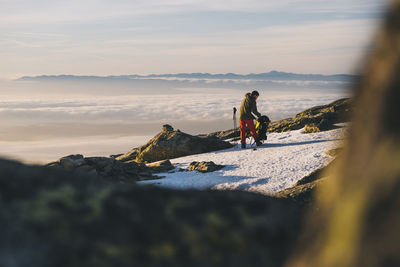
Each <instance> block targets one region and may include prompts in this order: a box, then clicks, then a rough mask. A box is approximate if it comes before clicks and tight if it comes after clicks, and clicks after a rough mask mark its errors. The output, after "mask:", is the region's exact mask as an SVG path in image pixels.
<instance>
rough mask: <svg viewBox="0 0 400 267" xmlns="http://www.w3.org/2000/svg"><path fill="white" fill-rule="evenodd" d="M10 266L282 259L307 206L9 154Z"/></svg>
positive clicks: (0, 176)
mask: <svg viewBox="0 0 400 267" xmlns="http://www.w3.org/2000/svg"><path fill="white" fill-rule="evenodd" d="M0 207H1V208H0V224H1V227H0V236H1V238H0V255H1V257H0V265H1V266H21V267H24V266H42V267H50V266H58V267H63V266H71V267H80V266H82V267H83V266H84V267H87V266H96V267H103V266H104V267H105V266H160V267H161V266H182V267H183V266H184V267H187V266H205V267H206V266H207V267H210V266H232V267H235V266H282V264H283V262H284V260H285V258H287V257H288V254H289V253H290V251H291V248H292V246H293V244H294V242H295V240H296V239H297V237H298V233H299V230H300V222H301V217H302V216H303V214H304V207H303V206H301V205H297V203H294V202H292V201H287V200H280V199H275V198H272V197H265V196H261V195H256V194H252V193H246V192H234V191H228V192H221V191H174V190H166V189H161V188H154V187H141V186H137V185H134V184H120V183H114V184H110V183H103V182H102V180H99V179H98V178H94V177H91V178H86V177H84V176H82V175H81V174H80V175H78V174H74V173H73V172H71V171H65V170H64V169H54V168H50V169H49V168H45V167H38V166H26V165H23V164H20V163H16V162H11V161H6V160H0Z"/></svg>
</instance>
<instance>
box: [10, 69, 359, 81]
mask: <svg viewBox="0 0 400 267" xmlns="http://www.w3.org/2000/svg"><path fill="white" fill-rule="evenodd" d="M155 78H160V79H162V78H178V79H182V78H183V79H237V80H245V79H258V80H301V81H353V80H356V79H358V78H359V76H357V75H351V74H332V75H324V74H297V73H290V72H281V71H276V70H273V71H270V72H265V73H249V74H236V73H225V74H211V73H201V72H195V73H175V74H148V75H140V74H130V75H109V76H96V75H93V76H91V75H66V74H61V75H39V76H23V77H20V78H18V79H16V80H17V81H27V80H59V79H60V80H87V79H96V80H104V79H118V80H120V79H122V80H124V79H128V80H129V79H155Z"/></svg>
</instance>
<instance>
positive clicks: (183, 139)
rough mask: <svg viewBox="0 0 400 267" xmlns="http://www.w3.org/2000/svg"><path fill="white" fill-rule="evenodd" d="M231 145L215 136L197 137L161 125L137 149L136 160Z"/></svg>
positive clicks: (153, 160)
mask: <svg viewBox="0 0 400 267" xmlns="http://www.w3.org/2000/svg"><path fill="white" fill-rule="evenodd" d="M231 147H233V145H232V144H230V143H228V142H224V141H221V140H220V139H218V138H215V137H203V138H202V137H198V136H192V135H190V134H186V133H183V132H181V131H179V130H177V131H174V130H173V128H172V127H165V126H164V127H163V131H162V132H160V133H159V134H157V135H156V136H155V137H154V138H152V139H151V140H150V141H149V142H148V143H147V144H145V145H143V146H141V147H139V148H138V149H137V155H136V158H135V160H136V161H137V162H149V163H150V162H155V161H160V160H164V159H172V158H178V157H183V156H188V155H193V154H200V153H207V152H211V151H216V150H221V149H227V148H231Z"/></svg>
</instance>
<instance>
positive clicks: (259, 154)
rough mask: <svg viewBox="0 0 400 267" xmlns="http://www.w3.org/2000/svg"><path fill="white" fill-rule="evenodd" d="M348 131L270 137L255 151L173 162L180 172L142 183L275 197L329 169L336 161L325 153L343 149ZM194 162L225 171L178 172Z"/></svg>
mask: <svg viewBox="0 0 400 267" xmlns="http://www.w3.org/2000/svg"><path fill="white" fill-rule="evenodd" d="M345 131H346V128H340V129H335V130H331V131H326V132H320V133H310V134H304V130H303V129H301V130H297V131H291V132H284V133H270V134H268V140H267V141H266V142H264V144H263V145H261V146H260V147H258V148H257V150H253V147H250V145H247V148H246V149H244V150H242V149H241V148H240V144H237V145H236V146H235V147H233V148H230V149H226V150H222V151H216V152H211V153H204V154H198V155H192V156H187V157H182V158H176V159H173V160H171V162H172V164H174V165H175V166H176V172H174V173H163V174H161V175H162V176H165V178H163V179H159V180H148V181H141V182H139V184H154V185H158V186H161V187H167V188H174V189H216V190H244V191H250V192H257V193H261V194H266V195H272V194H274V193H276V192H279V191H281V190H283V189H285V188H288V187H291V186H292V185H293V184H295V183H296V182H297V181H298V180H300V179H301V178H303V177H304V176H306V175H308V174H309V173H311V172H313V171H314V170H316V169H319V168H321V167H323V166H325V165H327V164H328V163H329V162H330V161H331V160H332V157H331V156H329V155H327V154H326V153H325V152H327V151H328V150H330V149H332V148H335V147H338V146H340V143H341V142H342V140H343V137H344V134H345ZM193 161H213V162H214V163H215V164H219V165H225V168H223V169H221V170H219V171H216V172H211V173H200V172H197V171H193V172H187V171H185V172H178V171H177V170H178V169H179V168H182V169H186V168H187V167H188V166H189V164H190V163H191V162H193Z"/></svg>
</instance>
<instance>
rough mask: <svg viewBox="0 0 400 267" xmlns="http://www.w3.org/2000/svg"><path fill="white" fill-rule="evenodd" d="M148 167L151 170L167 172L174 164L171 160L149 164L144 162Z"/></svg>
mask: <svg viewBox="0 0 400 267" xmlns="http://www.w3.org/2000/svg"><path fill="white" fill-rule="evenodd" d="M146 166H147V167H148V168H150V169H151V171H153V172H156V173H158V172H168V171H170V170H173V169H175V166H174V165H172V163H171V161H169V160H168V159H167V160H162V161H159V162H155V163H151V164H146Z"/></svg>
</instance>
